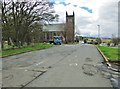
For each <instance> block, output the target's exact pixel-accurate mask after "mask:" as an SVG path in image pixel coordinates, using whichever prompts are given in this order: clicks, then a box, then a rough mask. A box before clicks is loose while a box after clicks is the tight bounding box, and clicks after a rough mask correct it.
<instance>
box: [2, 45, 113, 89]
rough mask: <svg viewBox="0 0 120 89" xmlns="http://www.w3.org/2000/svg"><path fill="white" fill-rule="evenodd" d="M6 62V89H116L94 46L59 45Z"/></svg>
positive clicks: (6, 60) (4, 75)
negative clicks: (52, 88) (61, 88)
mask: <svg viewBox="0 0 120 89" xmlns="http://www.w3.org/2000/svg"><path fill="white" fill-rule="evenodd" d="M2 60H3V77H2V78H3V86H4V87H16V86H17V87H112V85H111V82H110V80H109V78H108V77H109V76H110V74H109V73H107V72H106V71H103V70H105V69H106V65H104V64H102V63H101V62H102V61H103V58H102V56H101V55H100V53H99V52H98V50H97V49H96V47H94V46H93V45H87V44H75V45H57V46H54V47H52V48H48V49H44V50H38V51H33V52H29V53H24V54H20V55H15V56H10V57H6V58H3V59H2Z"/></svg>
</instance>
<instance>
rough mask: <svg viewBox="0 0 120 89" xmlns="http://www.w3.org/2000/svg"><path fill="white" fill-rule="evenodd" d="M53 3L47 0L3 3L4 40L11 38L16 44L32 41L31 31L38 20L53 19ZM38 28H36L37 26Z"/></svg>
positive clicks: (47, 20)
mask: <svg viewBox="0 0 120 89" xmlns="http://www.w3.org/2000/svg"><path fill="white" fill-rule="evenodd" d="M53 13H54V10H53V5H51V4H49V2H48V1H47V0H41V1H40V2H13V1H7V2H3V3H2V30H3V31H2V32H3V40H8V41H9V38H11V39H12V40H13V42H14V44H15V45H16V46H21V45H23V43H24V42H27V43H28V45H29V44H30V42H31V40H32V39H31V37H30V36H31V32H32V31H33V30H34V28H33V27H34V26H35V24H34V23H36V22H40V21H44V22H49V21H53V20H54V19H55V18H56V17H55V16H54V15H53ZM35 30H36V28H35Z"/></svg>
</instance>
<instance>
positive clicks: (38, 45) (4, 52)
mask: <svg viewBox="0 0 120 89" xmlns="http://www.w3.org/2000/svg"><path fill="white" fill-rule="evenodd" d="M52 46H53V44H45V43H35V44H34V45H29V46H26V47H22V48H17V49H10V50H2V53H0V56H9V55H13V54H18V53H23V52H28V51H34V50H38V49H45V48H49V47H52Z"/></svg>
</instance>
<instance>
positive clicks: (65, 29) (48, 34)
mask: <svg viewBox="0 0 120 89" xmlns="http://www.w3.org/2000/svg"><path fill="white" fill-rule="evenodd" d="M74 30H75V15H74V12H73V15H68V13H67V12H66V23H64V24H51V25H45V26H43V36H44V37H43V38H44V41H45V42H48V41H49V40H50V39H52V38H53V36H62V37H63V39H64V41H65V42H74Z"/></svg>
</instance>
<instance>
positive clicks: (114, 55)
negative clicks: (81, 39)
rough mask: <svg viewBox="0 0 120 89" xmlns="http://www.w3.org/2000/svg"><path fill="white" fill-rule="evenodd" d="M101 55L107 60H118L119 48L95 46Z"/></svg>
mask: <svg viewBox="0 0 120 89" xmlns="http://www.w3.org/2000/svg"><path fill="white" fill-rule="evenodd" d="M97 47H98V48H99V49H100V50H101V51H102V52H103V54H104V55H105V56H106V57H107V58H108V60H111V61H115V60H120V53H119V51H118V50H120V48H111V47H107V46H97Z"/></svg>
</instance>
